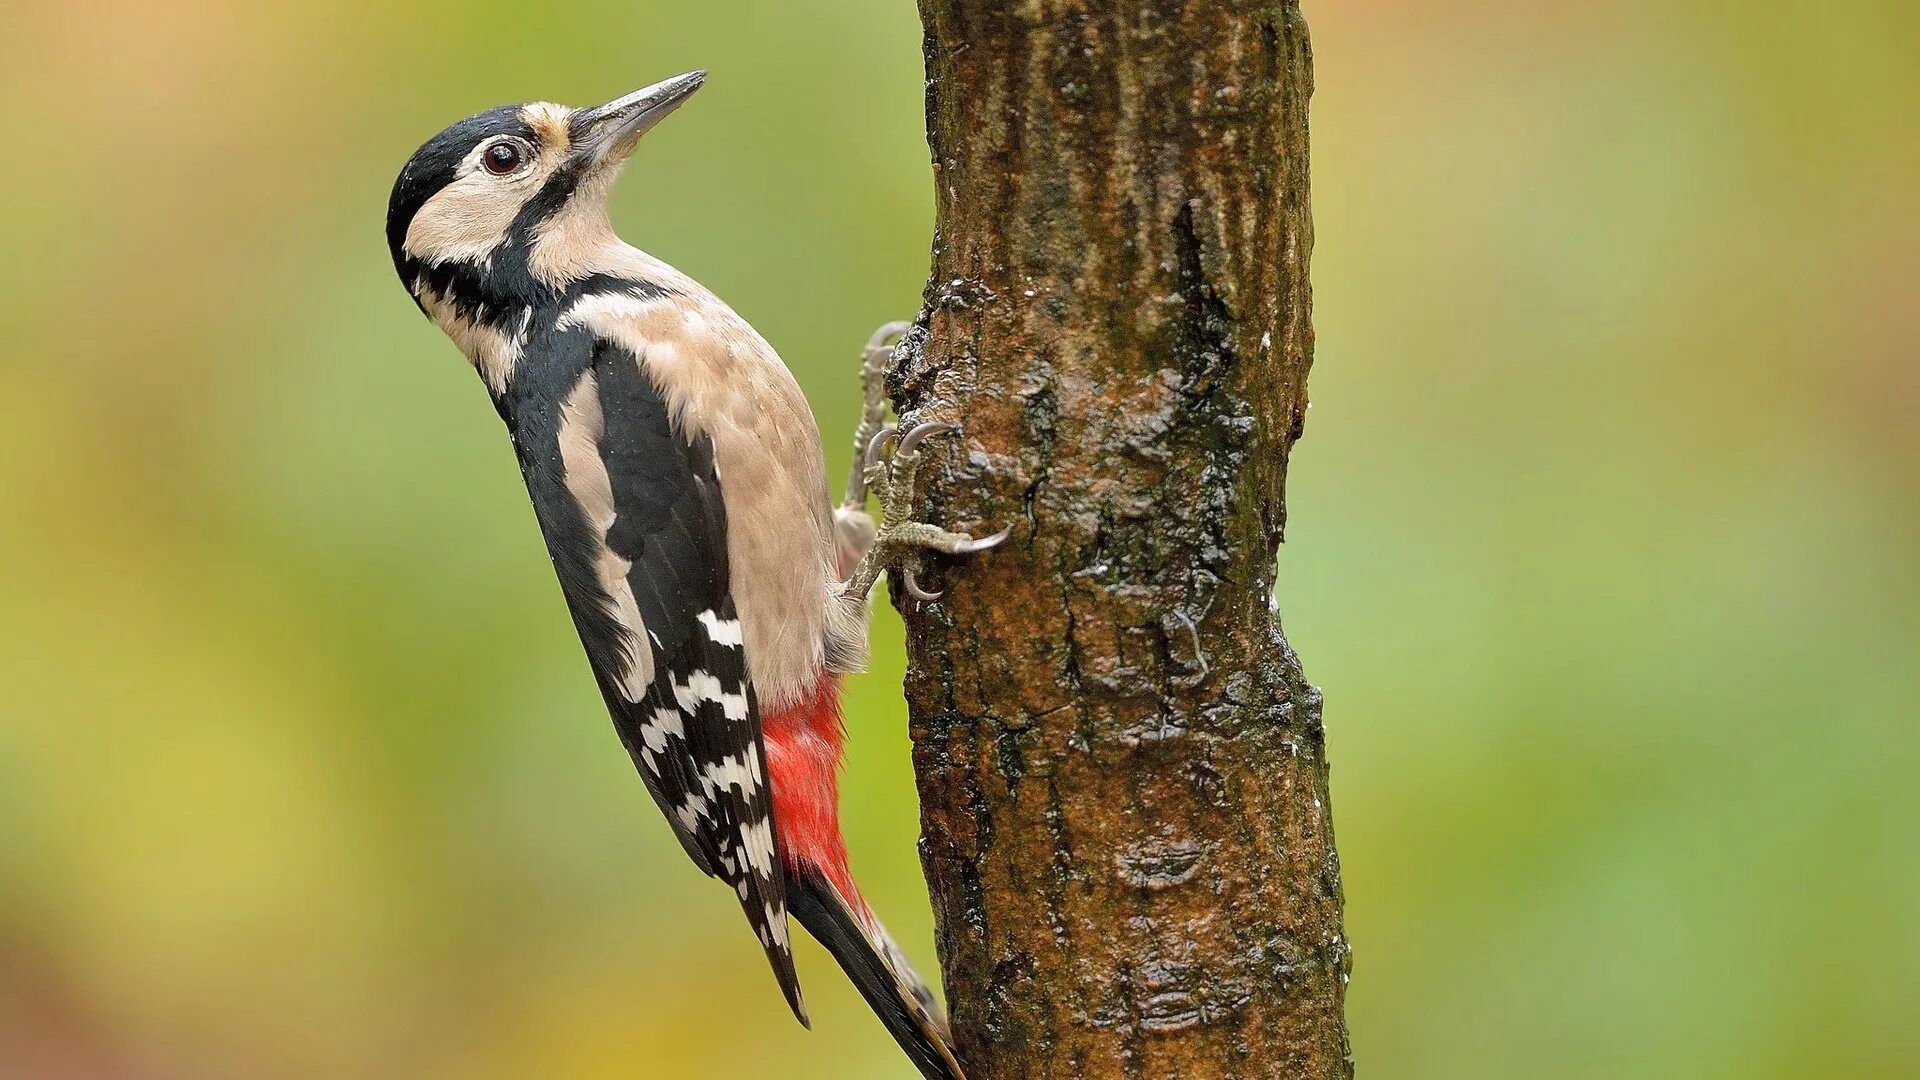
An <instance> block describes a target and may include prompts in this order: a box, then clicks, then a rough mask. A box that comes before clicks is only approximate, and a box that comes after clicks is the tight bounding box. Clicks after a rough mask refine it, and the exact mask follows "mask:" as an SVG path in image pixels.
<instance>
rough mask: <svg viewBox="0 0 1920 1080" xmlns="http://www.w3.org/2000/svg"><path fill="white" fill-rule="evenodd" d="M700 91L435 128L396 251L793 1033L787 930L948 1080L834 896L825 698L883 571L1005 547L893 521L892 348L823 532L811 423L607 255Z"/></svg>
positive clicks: (581, 627) (911, 454) (705, 322)
mask: <svg viewBox="0 0 1920 1080" xmlns="http://www.w3.org/2000/svg"><path fill="white" fill-rule="evenodd" d="M705 78H706V73H705V72H703V71H694V72H689V73H688V74H685V75H679V76H676V77H674V78H671V79H666V80H664V81H662V82H659V83H655V84H654V85H652V86H648V87H645V88H644V89H641V90H638V91H635V92H634V93H631V94H628V95H626V96H624V97H621V98H618V99H616V100H614V101H611V102H609V103H607V104H605V105H601V106H598V107H596V108H589V109H570V108H567V107H565V106H562V105H554V104H550V103H545V102H536V103H532V104H526V105H509V106H502V107H499V108H496V109H491V110H488V111H486V112H483V113H479V114H477V115H475V116H471V117H468V118H467V119H465V120H462V121H460V122H459V123H456V124H454V125H453V126H451V127H449V128H447V129H446V130H445V131H442V132H441V133H440V134H438V135H436V136H434V137H433V138H432V139H429V140H428V141H427V142H426V144H425V145H423V146H422V147H420V149H419V150H418V151H417V152H416V153H415V154H414V155H413V157H412V159H411V160H409V161H408V162H407V165H406V167H405V168H404V169H403V170H402V171H401V173H400V176H399V179H398V180H397V181H396V182H395V184H394V187H393V194H392V198H391V200H390V201H389V204H388V211H387V241H388V245H389V247H390V248H391V249H392V254H393V263H394V267H395V268H396V269H397V270H398V271H399V275H400V280H401V281H402V283H404V284H405V285H406V287H407V290H408V291H409V292H410V293H411V294H412V296H413V299H414V301H415V303H416V304H418V306H419V308H420V310H421V311H422V312H424V313H425V314H426V315H427V316H428V317H429V318H430V319H432V320H433V321H434V322H435V323H437V324H438V325H439V327H440V328H441V329H442V330H443V331H445V332H446V334H447V335H448V336H449V337H451V338H452V339H453V341H454V343H455V344H456V345H458V346H459V348H460V350H461V352H463V353H465V354H466V356H467V358H468V360H469V361H471V362H472V364H473V366H474V368H475V369H476V370H477V371H478V372H479V374H480V377H481V379H482V380H483V381H484V382H485V384H486V388H487V391H488V393H489V394H490V395H491V396H492V399H493V403H494V406H495V407H496V409H497V410H498V411H499V414H500V417H501V419H502V420H504V421H505V422H506V426H507V429H508V431H509V432H510V434H511V435H512V439H513V445H514V450H515V452H516V454H517V456H518V458H519V463H520V470H521V473H522V475H523V477H524V478H525V480H526V485H527V493H528V495H529V496H530V497H531V499H532V502H533V509H534V515H535V517H536V518H537V519H538V521H539V525H540V530H541V532H542V534H543V535H544V537H545V540H546V544H547V551H548V554H549V555H550V556H551V558H552V561H553V565H554V569H555V571H556V573H557V575H558V577H559V581H560V588H561V591H562V593H563V594H564V595H565V598H566V603H567V608H568V611H569V612H570V614H571V615H572V617H573V623H574V626H575V628H576V630H577V631H578V632H579V636H580V642H581V645H582V646H583V647H584V649H585V651H586V655H587V660H588V662H589V665H590V666H591V668H592V670H593V674H594V678H595V680H596V682H597V683H598V684H599V687H600V692H601V695H602V697H603V698H604V699H605V701H606V705H607V709H608V711H609V712H610V713H611V714H612V717H613V722H614V727H615V729H616V730H617V731H618V733H619V736H620V740H621V742H622V743H623V744H625V746H626V749H627V752H628V753H629V754H630V755H631V756H632V758H633V761H634V764H635V766H636V767H637V768H638V770H639V772H640V775H641V778H642V779H643V780H644V781H645V783H646V786H647V789H648V790H649V791H650V792H651V793H652V795H653V798H654V800H655V801H656V802H657V803H658V804H659V806H660V809H661V810H662V811H663V812H664V813H665V815H666V818H667V821H668V823H669V825H670V826H671V827H672V829H673V833H674V835H675V836H676V837H677V838H678V840H679V842H680V844H681V846H682V847H684V848H685V849H686V853H687V855H688V857H690V858H691V859H692V860H693V862H694V865H696V866H697V867H699V868H700V869H701V870H702V871H704V872H705V873H707V874H708V875H709V876H713V877H718V878H719V879H721V880H722V881H724V882H725V883H726V884H727V885H729V886H731V887H732V888H733V890H734V892H735V893H736V894H737V895H738V897H739V901H740V905H741V907H742V909H743V910H744V911H745V913H746V916H747V920H748V921H749V922H750V923H751V924H752V928H753V931H754V934H755V936H757V937H758V938H759V940H760V945H761V947H762V948H763V949H764V950H765V952H766V955H767V959H768V960H769V961H770V962H771V964H772V966H773V972H774V976H775V978H776V979H777V980H778V982H779V985H780V989H781V991H782V993H783V994H784V995H785V997H786V1000H787V1004H788V1005H789V1007H791V1009H792V1010H793V1013H794V1016H795V1017H796V1018H797V1019H798V1020H799V1021H800V1022H801V1023H802V1024H808V1019H807V1011H806V1006H805V1005H804V1003H803V1001H802V999H801V994H800V983H799V979H798V977H797V975H796V974H795V972H794V963H793V952H792V947H791V943H790V939H789V936H788V923H787V917H788V915H789V914H792V915H794V916H796V917H797V918H798V919H799V921H800V924H801V925H802V926H804V927H805V928H806V929H807V930H808V931H809V932H810V933H811V934H812V935H813V936H814V937H815V938H816V939H818V940H819V941H820V943H821V944H822V945H824V946H826V948H827V949H828V950H829V951H830V952H831V953H832V954H833V956H834V957H835V959H836V960H838V961H839V963H840V966H841V968H842V969H844V970H845V972H846V974H847V975H848V977H849V978H851V979H852V981H853V983H854V985H855V986H856V987H858V988H859V990H860V993H861V995H862V996H863V997H864V998H865V999H866V1001H867V1002H868V1004H869V1005H870V1006H871V1007H872V1008H873V1009H874V1011H875V1012H876V1013H877V1014H878V1015H879V1017H880V1019H881V1020H882V1022H884V1023H885V1025H886V1027H887V1029H888V1030H889V1032H891V1034H892V1035H893V1037H894V1038H895V1039H896V1040H897V1041H898V1042H899V1043H900V1045H901V1047H902V1049H904V1050H905V1051H906V1053H907V1055H908V1056H909V1057H910V1058H912V1060H913V1062H914V1064H915V1065H916V1066H917V1067H918V1068H919V1070H920V1072H921V1073H922V1074H923V1075H924V1076H926V1077H928V1078H930V1080H962V1074H961V1070H960V1066H959V1064H958V1063H957V1062H956V1061H955V1060H954V1055H953V1050H952V1048H951V1045H950V1037H949V1035H948V1030H947V1026H946V1021H945V1019H944V1017H943V1016H942V1015H941V1012H940V1009H939V1006H938V1005H937V1004H936V1002H935V1000H934V997H933V994H932V991H931V990H929V989H928V987H927V984H926V983H925V981H924V980H922V979H921V978H920V976H919V975H917V974H916V973H915V972H914V970H913V968H912V967H911V966H910V965H909V964H908V963H907V962H906V959H905V957H904V956H903V955H902V954H901V952H900V949H899V948H898V946H896V945H895V944H894V942H893V940H892V939H891V938H890V937H889V936H888V935H887V932H886V930H885V929H884V928H883V927H882V926H881V925H880V922H879V920H878V919H876V918H875V917H874V915H873V912H872V910H871V909H870V908H869V907H868V906H867V904H866V902H865V901H864V900H863V899H862V898H861V896H860V892H859V890H858V889H857V888H856V887H855V885H854V882H853V877H852V875H851V873H850V872H849V870H848V866H847V851H846V844H845V842H844V840H843V839H842V836H841V831H840V825H839V807H838V798H839V796H838V770H839V767H840V762H841V752H842V745H843V738H844V735H843V729H842V725H841V719H840V707H839V699H838V683H839V679H840V677H841V676H842V675H845V674H848V673H851V672H854V671H857V670H859V669H860V668H861V667H862V666H863V665H864V663H865V658H866V632H867V627H866V621H867V601H868V595H869V593H870V592H871V590H872V587H873V584H874V582H875V580H877V578H878V577H879V576H880V575H881V574H882V573H884V572H885V570H886V569H887V568H888V567H891V566H900V567H902V568H903V570H904V571H906V572H905V574H904V580H905V584H906V585H907V588H908V589H909V590H910V591H911V592H912V593H913V594H914V595H915V596H918V597H922V598H932V597H933V596H934V595H935V594H931V593H928V592H927V591H926V590H924V589H922V588H921V587H920V586H919V584H918V582H917V581H915V580H914V579H913V574H912V570H913V569H914V567H915V565H917V559H918V553H919V552H920V551H923V550H928V549H932V550H938V551H943V552H947V553H950V554H972V553H975V552H979V551H984V550H986V549H988V548H990V547H992V546H994V545H995V544H998V543H999V542H1000V541H1001V540H1004V539H1005V538H1006V535H1007V533H1006V532H1005V531H1003V532H1000V533H997V534H995V535H993V536H988V537H984V538H980V539H975V538H974V537H972V536H969V535H967V534H965V533H959V532H951V531H948V530H946V529H941V528H936V527H934V526H932V525H929V524H925V523H922V522H916V521H912V520H911V519H910V507H911V497H910V496H911V491H912V488H913V483H914V479H913V476H914V470H915V467H916V464H917V462H918V460H919V456H920V452H921V450H920V447H921V444H922V443H923V442H924V441H925V440H926V439H928V438H931V437H934V436H937V435H944V434H948V433H950V432H951V431H952V430H953V429H952V428H951V427H950V426H949V425H946V424H940V423H927V424H921V425H919V426H917V427H914V428H912V429H911V430H909V431H907V432H905V433H904V434H903V433H901V432H900V431H898V430H897V429H896V428H893V427H886V426H882V421H883V420H884V408H885V403H884V396H883V395H882V394H881V392H880V388H879V375H880V373H881V371H882V370H883V364H882V362H881V361H882V359H883V358H884V356H885V355H886V353H887V352H888V350H887V348H886V341H887V340H889V339H890V337H891V336H892V335H894V334H897V333H898V332H899V331H900V330H902V329H903V327H902V326H899V325H892V326H888V327H883V328H882V330H881V332H880V333H878V334H876V336H875V338H874V339H873V340H872V341H870V342H869V348H868V350H867V353H866V356H865V359H866V364H865V367H864V369H863V379H864V380H865V383H866V408H865V410H864V414H863V418H862V422H861V429H860V431H859V433H858V435H857V443H858V444H859V445H860V447H861V449H862V451H863V452H862V453H861V454H859V455H858V456H857V461H856V465H855V475H854V478H853V480H852V482H851V483H850V485H849V491H848V497H847V500H846V501H845V502H844V503H843V505H842V506H840V507H839V508H838V509H837V510H836V509H833V508H832V507H831V506H830V500H829V497H828V494H827V487H826V480H825V466H824V462H823V457H822V453H821V446H820V436H819V431H818V428H817V427H816V425H815V422H814V418H813V413H812V411H811V410H810V409H809V407H808V405H807V401H806V398H805V397H804V396H803V395H802V393H801V391H800V388H799V386H798V385H797V384H796V383H795V382H794V379H793V376H792V375H791V374H790V373H789V372H788V370H787V368H786V366H785V365H784V364H783V363H782V362H781V360H780V358H779V356H778V355H777V354H776V353H775V352H774V350H773V348H772V346H770V345H768V344H767V342H766V341H765V339H763V338H762V337H761V336H760V335H759V334H758V333H756V332H755V331H754V329H753V328H752V327H751V326H749V325H748V324H747V323H746V321H745V320H743V319H742V318H741V317H740V316H739V315H737V314H735V313H734V311H733V309H732V308H730V307H728V306H727V305H726V304H725V303H723V302H722V301H721V300H720V299H719V298H718V297H716V296H714V295H713V294H712V293H711V292H709V291H707V290H706V289H705V288H703V287H701V285H700V284H699V283H697V282H695V281H694V280H693V279H692V278H690V277H688V276H687V275H685V274H683V273H681V272H679V271H678V270H675V269H674V268H673V267H671V266H668V265H667V264H666V263H664V262H662V261H660V260H659V259H656V258H654V257H653V256H651V255H648V254H646V253H645V252H643V251H640V250H639V249H637V248H634V247H632V246H629V245H628V244H626V243H624V242H623V241H621V240H620V239H619V237H617V236H616V235H615V234H614V231H613V227H612V224H611V222H610V219H609V216H608V209H607V203H608V196H609V193H610V192H611V189H612V186H613V182H614V178H615V176H616V175H617V174H618V172H619V170H620V167H621V165H622V163H623V162H624V161H625V160H626V159H627V157H628V156H629V155H630V154H631V153H632V152H633V150H634V148H635V146H636V145H637V144H638V143H639V141H640V138H641V136H642V135H644V134H645V133H646V132H647V131H648V130H649V129H651V128H652V127H653V126H654V125H655V124H656V123H658V122H659V121H660V120H661V119H662V118H663V117H665V116H666V115H667V114H668V113H670V112H672V111H673V110H675V109H676V108H678V107H679V106H680V105H681V104H682V103H684V102H685V101H686V100H687V99H688V98H689V97H690V96H691V95H692V94H693V93H694V91H695V90H697V89H699V88H700V85H701V84H702V82H704V81H705ZM889 448H892V453H891V456H888V450H889ZM869 487H872V488H874V489H876V490H875V493H876V494H877V495H879V496H880V498H881V499H882V505H883V507H884V527H876V525H875V523H874V522H873V519H872V518H871V517H869V516H867V513H866V509H865V506H866V500H867V489H868V488H869Z"/></svg>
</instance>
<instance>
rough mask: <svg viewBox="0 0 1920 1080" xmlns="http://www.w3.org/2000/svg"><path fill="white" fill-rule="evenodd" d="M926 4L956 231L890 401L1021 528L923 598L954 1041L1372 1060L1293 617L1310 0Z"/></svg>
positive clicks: (992, 1070) (1088, 1060) (940, 140)
mask: <svg viewBox="0 0 1920 1080" xmlns="http://www.w3.org/2000/svg"><path fill="white" fill-rule="evenodd" d="M920 9H921V14H922V18H923V21H924V23H925V27H926V39H925V51H926V61H927V74H928V83H927V125H928V138H929V142H930V145H931V148H932V151H933V168H934V185H935V196H936V206H937V212H936V234H935V239H934V244H933V271H932V277H931V279H930V281H929V285H928V290H927V295H926V303H925V307H924V308H923V310H922V312H921V314H920V319H919V322H918V324H917V325H916V327H915V329H914V330H913V332H912V333H910V334H909V336H908V338H907V340H906V341H905V343H904V344H903V346H902V348H901V349H899V350H898V351H897V352H896V357H895V368H894V370H893V372H892V375H891V379H890V391H891V393H892V395H893V398H894V403H895V405H896V407H897V408H898V409H899V410H900V411H901V413H902V415H903V416H906V417H909V418H911V419H922V418H938V419H944V420H951V421H954V422H956V423H958V424H959V425H961V427H962V428H963V434H962V436H961V438H960V439H958V440H956V441H954V442H953V443H952V444H951V445H950V446H947V447H945V448H943V449H942V450H941V451H940V452H939V467H938V468H933V467H930V468H928V469H927V470H925V472H924V473H923V480H924V483H925V489H926V490H925V496H924V501H925V505H924V506H923V507H922V510H923V511H924V512H925V514H926V520H931V521H937V522H941V523H944V524H947V525H949V526H951V527H955V528H975V529H977V530H981V531H991V530H992V529H996V528H998V527H1000V525H1002V524H1005V523H1013V524H1015V525H1016V529H1015V531H1014V535H1013V538H1012V539H1011V540H1010V541H1009V542H1008V543H1007V544H1006V545H1005V546H1004V547H1003V548H1002V549H1000V550H998V551H996V552H993V553H992V554H990V555H987V556H983V557H977V558H975V559H972V560H968V561H964V562H962V561H957V560H956V561H943V562H940V563H938V564H937V565H934V566H932V567H930V568H929V570H928V571H927V572H926V573H925V574H923V576H922V581H923V583H925V584H928V585H930V586H931V587H935V588H939V587H942V586H944V587H945V588H946V589H947V590H948V591H947V596H946V598H945V599H944V600H943V601H941V602H940V603H939V604H937V605H919V604H912V603H908V604H906V605H905V606H904V607H903V610H904V613H905V615H906V619H907V624H908V638H909V641H908V648H909V658H910V667H909V672H908V676H907V697H908V703H909V708H910V713H911V717H912V733H913V740H914V761H915V768H916V772H917V775H918V778H919V785H920V795H921V808H922V825H923V841H922V853H923V859H924V863H925V868H926V871H927V874H928V878H929V881H930V883H931V885H932V888H933V894H934V905H935V913H936V921H937V926H938V936H939V946H940V955H941V962H942V967H943V969H944V973H945V976H946V984H947V991H948V996H949V999H950V1005H951V1011H952V1015H953V1022H954V1028H955V1034H956V1039H957V1040H958V1043H959V1047H960V1053H961V1057H962V1060H963V1061H964V1062H965V1063H966V1064H967V1065H968V1067H969V1070H970V1075H971V1076H973V1077H974V1078H975V1080H995V1078H1006V1077H1051V1076H1075V1077H1086V1078H1098V1077H1109V1076H1112V1077H1132V1078H1151V1080H1159V1078H1164V1077H1192V1078H1204V1077H1241V1078H1252V1077H1277V1076H1285V1077H1314V1078H1319V1077H1343V1076H1350V1075H1351V1073H1352V1066H1351V1063H1350V1060H1349V1056H1348V1052H1347V1040H1346V1032H1345V1028H1344V1023H1343V1020H1342V1007H1343V1002H1344V993H1345V983H1346V978H1347V971H1348V947H1347V943H1346V939H1345V937H1344V936H1343V933H1342V930H1341V922H1340V918H1341V887H1340V872H1339V860H1338V857H1337V855H1336V854H1335V851H1334V845H1333V832H1332V824H1331V818H1330V813H1329V802H1328V797H1327V764H1326V756H1325V740H1324V736H1323V731H1322V727H1321V717H1320V695H1319V693H1318V692H1317V691H1316V690H1315V689H1314V688H1313V687H1312V686H1310V685H1309V684H1308V683H1307V681H1306V680H1305V678H1304V677H1303V675H1302V673H1301V669H1300V664H1299V662H1298V660H1297V659H1296V657H1295V655H1294V653H1293V651H1292V650H1291V649H1290V648H1289V647H1288V645H1287V643H1286V641H1285V640H1284V638H1283V637H1282V635H1281V632H1280V626H1279V621H1278V614H1277V612H1275V611H1274V610H1273V608H1272V606H1271V597H1272V590H1273V583H1274V573H1275V551H1276V545H1277V544H1278V543H1279V541H1280V538H1281V530H1282V527H1283V525H1284V522H1285V504H1284V498H1283V492H1284V483H1285V478H1286V468H1287V457H1288V451H1289V449H1290V448H1291V446H1292V444H1293V442H1294V440H1295V439H1297V438H1298V437H1299V435H1300V431H1301V424H1302V420H1303V419H1304V416H1305V412H1306V400H1307V398H1306V376H1307V368H1308V365H1309V363H1310V361H1311V357H1312V348H1313V338H1312V328H1311V324H1310V320H1309V313H1310V312H1309V309H1310V293H1309V284H1308V277H1307V263H1308V254H1309V252H1310V249H1311V246H1312V228H1311V222H1310V219H1309V208H1308V200H1307V124H1306V119H1307V100H1308V97H1309V95H1310V93H1311V57H1310V53H1309V49H1308V44H1307V36H1306V29H1305V25H1304V22H1303V20H1302V18H1301V15H1300V12H1299V9H1298V6H1297V4H1295V3H1291V2H1277V0H1270V2H1263V3H1250V2H1235V0H1210V2H1207V3H1198V2H1193V0H1185V2H1176V0H1105V2H1102V0H1015V2H1004V0H920ZM936 474H937V475H936ZM896 584H897V582H896ZM895 595H896V596H898V595H900V593H899V592H898V591H897V590H896V592H895Z"/></svg>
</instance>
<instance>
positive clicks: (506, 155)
mask: <svg viewBox="0 0 1920 1080" xmlns="http://www.w3.org/2000/svg"><path fill="white" fill-rule="evenodd" d="M480 160H482V161H484V162H486V164H487V171H488V172H490V173H492V174H493V175H495V176H505V175H507V174H508V173H510V172H512V171H514V170H515V169H518V168H519V167H520V163H521V162H522V161H524V160H526V155H525V154H524V153H522V152H521V150H520V147H519V145H518V144H517V143H510V142H504V141H503V142H497V143H494V144H493V145H492V146H489V147H487V152H486V154H485V155H483V156H482V157H481V159H480Z"/></svg>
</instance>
